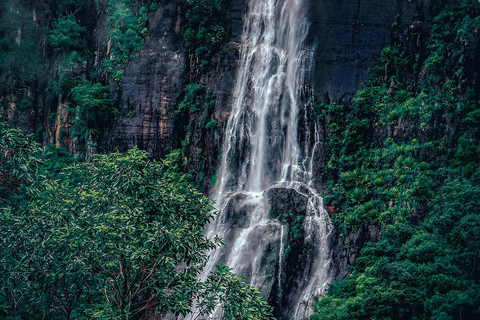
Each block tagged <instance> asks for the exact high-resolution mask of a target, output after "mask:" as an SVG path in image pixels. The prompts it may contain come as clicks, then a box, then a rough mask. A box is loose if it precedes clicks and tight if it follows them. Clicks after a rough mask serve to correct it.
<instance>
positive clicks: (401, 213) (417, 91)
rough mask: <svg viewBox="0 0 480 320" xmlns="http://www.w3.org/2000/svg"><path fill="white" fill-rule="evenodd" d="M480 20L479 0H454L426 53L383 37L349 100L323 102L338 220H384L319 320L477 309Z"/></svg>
mask: <svg viewBox="0 0 480 320" xmlns="http://www.w3.org/2000/svg"><path fill="white" fill-rule="evenodd" d="M479 31H480V5H479V3H478V1H462V2H461V4H457V5H451V6H448V7H446V9H445V10H443V11H442V12H441V13H440V14H439V15H438V16H437V17H436V18H435V19H434V23H433V27H432V29H431V30H430V32H431V36H430V42H429V45H428V52H427V55H425V56H422V54H420V53H419V52H415V51H414V50H408V49H402V48H400V47H395V46H392V47H389V48H386V49H385V50H384V51H383V53H382V56H381V63H380V64H379V65H378V66H377V67H375V68H373V69H372V71H371V74H372V80H371V81H369V82H368V83H367V84H366V86H365V88H364V89H362V90H361V91H359V92H358V93H357V94H356V96H355V98H354V99H353V100H352V103H351V106H343V105H339V104H335V103H332V104H328V105H327V104H323V105H320V106H318V114H319V116H320V119H321V121H323V122H324V124H325V126H326V127H327V128H328V137H329V138H328V140H327V141H326V144H327V148H328V153H329V154H330V157H331V158H330V160H329V161H328V177H329V184H328V188H327V190H326V193H327V196H326V198H325V200H326V203H327V205H328V207H329V210H330V213H331V215H332V219H333V221H334V223H335V224H336V225H337V226H338V227H339V228H340V229H341V230H342V236H346V235H347V234H349V233H351V232H354V231H355V230H357V228H358V227H359V226H361V225H365V224H370V225H372V224H375V225H379V226H380V227H381V228H382V229H383V230H384V231H383V233H382V235H381V238H380V240H379V241H378V242H375V243H370V244H367V245H366V246H365V248H364V249H363V250H362V251H361V256H360V258H358V259H357V261H356V264H355V266H354V268H353V270H352V272H351V274H350V275H349V276H348V277H347V278H346V279H344V280H341V281H339V282H337V283H335V284H333V285H331V287H330V289H329V293H328V295H327V296H326V297H324V298H322V299H321V300H320V301H319V302H318V303H317V305H316V306H315V313H314V315H313V317H312V319H315V320H316V319H475V318H478V317H480V307H479V306H480V267H479V263H478V260H479V259H480V218H479V216H478V207H479V204H480V202H479V201H480V198H479V192H480V184H479V182H480V167H479V159H480V132H479V128H480V112H479V110H480V109H479V92H478V90H477V89H478V86H477V87H476V88H474V87H472V85H476V84H475V83H472V81H471V79H469V78H468V76H467V74H470V75H471V74H472V73H467V72H466V71H467V70H468V69H469V68H470V70H469V71H471V69H472V68H474V69H475V68H477V69H478V63H477V61H476V59H475V57H474V56H472V55H469V52H471V50H472V45H473V46H475V45H476V44H477V43H478V33H479Z"/></svg>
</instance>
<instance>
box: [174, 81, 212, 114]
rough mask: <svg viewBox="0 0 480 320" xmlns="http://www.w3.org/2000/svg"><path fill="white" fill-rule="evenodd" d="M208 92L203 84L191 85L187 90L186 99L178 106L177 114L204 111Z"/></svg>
mask: <svg viewBox="0 0 480 320" xmlns="http://www.w3.org/2000/svg"><path fill="white" fill-rule="evenodd" d="M205 95H206V92H205V89H204V88H203V86H202V85H201V84H198V83H190V84H188V85H187V87H186V88H185V97H184V98H183V100H182V101H181V102H180V104H179V105H178V108H177V110H176V113H182V112H185V111H188V112H190V113H195V112H198V111H201V110H203V106H204V104H205V101H206V96H205Z"/></svg>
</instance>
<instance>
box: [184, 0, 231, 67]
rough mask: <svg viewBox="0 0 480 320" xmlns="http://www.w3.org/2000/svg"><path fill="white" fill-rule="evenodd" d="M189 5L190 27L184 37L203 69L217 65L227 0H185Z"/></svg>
mask: <svg viewBox="0 0 480 320" xmlns="http://www.w3.org/2000/svg"><path fill="white" fill-rule="evenodd" d="M184 1H185V2H186V3H187V6H188V12H187V20H188V22H189V28H188V29H187V30H186V31H185V33H184V35H183V38H184V41H185V45H186V47H187V49H188V50H189V51H190V52H191V53H193V54H194V55H195V57H196V59H197V61H196V64H197V65H198V66H199V67H200V69H201V70H205V69H208V68H209V67H212V66H215V65H216V63H217V60H218V58H219V57H218V55H219V54H220V53H221V50H222V46H223V42H224V38H225V27H224V23H225V21H224V17H225V14H226V6H227V1H226V0H184Z"/></svg>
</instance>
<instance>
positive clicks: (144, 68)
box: [103, 3, 188, 158]
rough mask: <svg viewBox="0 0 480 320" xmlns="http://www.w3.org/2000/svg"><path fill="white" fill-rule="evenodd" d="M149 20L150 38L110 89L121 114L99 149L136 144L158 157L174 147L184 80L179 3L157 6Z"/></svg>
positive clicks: (184, 67)
mask: <svg viewBox="0 0 480 320" xmlns="http://www.w3.org/2000/svg"><path fill="white" fill-rule="evenodd" d="M150 21H151V22H150V34H151V37H150V38H149V39H148V40H147V41H146V43H145V45H144V47H143V49H142V50H141V52H140V53H139V54H138V57H137V58H135V59H133V60H132V61H131V62H130V63H129V64H128V65H127V67H126V70H125V77H124V79H123V80H122V82H121V84H120V86H119V88H115V89H118V91H117V90H114V94H116V97H115V98H116V101H117V103H118V108H119V110H120V114H121V115H120V117H118V119H117V120H116V122H115V123H114V125H113V127H112V129H111V130H110V131H109V132H107V134H106V138H105V139H104V144H103V151H114V150H121V151H124V150H127V149H129V148H132V147H133V146H138V147H139V148H141V149H144V150H146V151H147V152H148V154H149V156H150V157H152V158H159V157H161V156H163V155H165V153H166V152H167V151H168V148H170V147H176V146H178V145H179V140H180V138H179V137H178V138H177V136H176V135H177V134H179V131H177V129H179V128H181V123H182V119H177V115H176V114H175V109H176V106H177V104H178V102H179V99H180V96H181V95H182V93H183V90H184V88H185V84H186V82H187V80H188V79H187V71H188V69H187V57H186V52H185V50H184V48H183V41H182V39H183V36H182V23H183V21H182V13H181V10H180V7H179V6H178V5H177V4H175V3H167V4H165V5H162V6H161V7H160V8H159V9H158V10H157V11H156V12H155V14H154V15H153V17H151V19H150Z"/></svg>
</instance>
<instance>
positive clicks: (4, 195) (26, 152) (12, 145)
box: [0, 122, 41, 208]
mask: <svg viewBox="0 0 480 320" xmlns="http://www.w3.org/2000/svg"><path fill="white" fill-rule="evenodd" d="M40 164H41V158H40V146H39V145H38V144H37V143H36V142H34V141H33V136H31V135H26V134H24V133H23V132H21V131H20V130H18V129H10V128H9V127H8V125H7V124H6V123H5V122H0V208H3V206H4V205H5V203H11V202H10V201H11V200H12V199H10V198H11V197H12V196H14V195H18V194H21V193H24V192H28V191H29V190H28V189H27V186H30V185H31V184H32V183H33V182H34V180H35V179H34V172H35V171H36V170H37V168H38V166H39V165H40Z"/></svg>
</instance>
